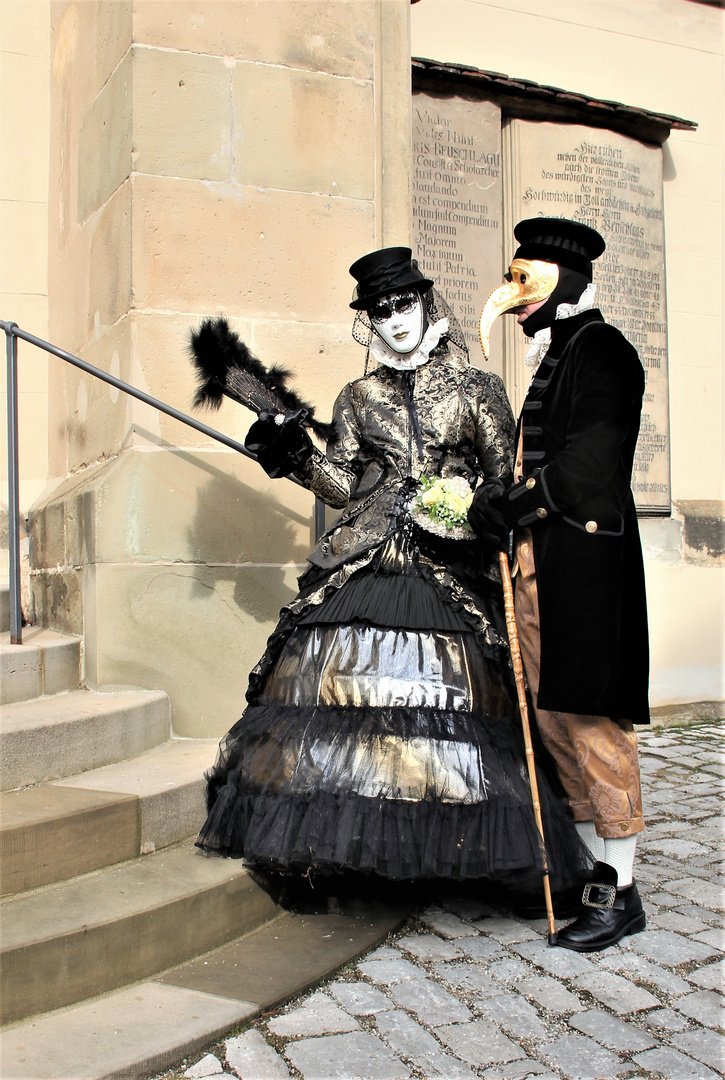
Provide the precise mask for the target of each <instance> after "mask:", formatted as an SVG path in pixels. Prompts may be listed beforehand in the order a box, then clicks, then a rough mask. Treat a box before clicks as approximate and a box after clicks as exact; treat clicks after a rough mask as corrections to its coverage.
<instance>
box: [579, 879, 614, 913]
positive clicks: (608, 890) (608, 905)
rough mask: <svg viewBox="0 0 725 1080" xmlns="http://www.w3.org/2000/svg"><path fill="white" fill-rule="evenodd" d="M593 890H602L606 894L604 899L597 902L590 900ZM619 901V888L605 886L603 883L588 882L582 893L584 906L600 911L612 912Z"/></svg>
mask: <svg viewBox="0 0 725 1080" xmlns="http://www.w3.org/2000/svg"><path fill="white" fill-rule="evenodd" d="M592 889H601V891H602V893H603V894H604V898H603V899H602V900H600V901H599V902H597V901H596V900H590V899H589V897H590V896H591V892H592ZM616 899H617V886H616V885H605V884H604V882H602V881H588V882H587V883H586V885H585V886H584V892H583V893H582V904H585V905H586V907H591V908H597V909H598V910H599V911H611V910H612V908H613V907H614V901H615V900H616Z"/></svg>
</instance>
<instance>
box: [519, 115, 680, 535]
mask: <svg viewBox="0 0 725 1080" xmlns="http://www.w3.org/2000/svg"><path fill="white" fill-rule="evenodd" d="M506 143H507V148H508V151H509V155H510V159H511V184H510V188H509V190H511V191H512V194H513V206H512V207H511V208H510V209H511V210H513V211H514V213H513V214H511V215H510V218H511V220H512V221H513V222H516V221H518V220H520V219H521V218H527V217H537V216H541V217H568V218H573V219H575V220H577V221H583V222H585V223H586V224H588V225H591V226H593V228H595V229H597V230H598V231H599V232H600V233H601V234H602V236H603V237H604V239H605V240H606V243H607V249H606V251H605V252H604V254H603V255H602V256H601V257H600V258H599V259H597V260H596V262H595V263H594V281H595V283H596V285H597V306H598V307H600V308H601V310H602V314H603V315H604V317H605V319H607V321H608V322H610V323H613V324H614V326H617V327H618V328H619V329H620V330H621V331H622V333H623V334H624V335H625V337H627V338H628V339H629V341H631V342H632V344H633V345H634V346H635V348H636V349H637V351H638V352H639V355H640V358H641V360H642V363H643V365H644V368H645V374H646V377H647V383H646V388H645V396H644V405H643V409H642V425H641V428H640V436H639V443H638V445H637V454H636V457H635V462H634V475H633V478H632V489H633V491H634V496H635V501H636V503H637V507H638V509H640V510H642V511H645V512H649V513H668V514H669V513H670V509H671V506H670V445H669V387H668V374H667V324H666V307H665V300H666V297H665V266H664V250H665V243H664V221H663V191H662V151H661V149H660V148H659V147H651V146H646V145H644V144H643V143H640V142H638V141H637V140H636V139H630V138H628V137H627V136H625V135H619V134H617V133H615V132H611V131H604V130H600V129H598V128H589V127H584V126H581V125H567V124H549V123H534V122H531V121H526V120H513V121H511V123H510V125H509V128H508V131H507V139H506ZM508 216H509V215H507V217H508ZM506 243H507V245H510V246H509V247H507V255H508V256H509V257H510V255H511V254H512V249H513V246H514V244H515V241H514V239H513V236H511V237H506ZM522 351H523V350H522V349H521V345H517V346H516V352H517V354H518V356H517V360H516V363H517V365H518V363H519V361H520V355H521V352H522Z"/></svg>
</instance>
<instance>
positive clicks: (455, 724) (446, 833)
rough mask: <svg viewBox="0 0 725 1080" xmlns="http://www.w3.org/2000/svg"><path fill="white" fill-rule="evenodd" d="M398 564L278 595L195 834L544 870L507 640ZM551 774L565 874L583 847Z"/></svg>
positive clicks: (278, 852) (428, 865)
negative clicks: (315, 592)
mask: <svg viewBox="0 0 725 1080" xmlns="http://www.w3.org/2000/svg"><path fill="white" fill-rule="evenodd" d="M407 571H408V572H405V573H393V574H389V573H379V572H376V571H375V570H374V569H367V570H365V571H360V572H359V573H358V574H357V575H355V576H353V577H352V578H351V579H350V580H349V581H348V582H347V583H346V584H345V585H343V586H342V587H340V588H339V589H336V590H333V591H331V592H330V593H328V594H327V595H325V597H324V599H323V601H322V602H321V603H317V604H311V605H309V606H307V607H304V606H303V607H302V610H301V611H298V612H297V613H296V615H295V616H294V617H290V614H289V611H288V612H287V614H286V615H285V614H284V613H283V618H282V620H281V623H280V627H281V628H282V629H280V627H278V629H277V631H276V632H275V634H273V635H272V638H271V639H270V641H275V643H276V644H275V648H274V650H272V651H271V652H270V650H269V649H268V654H265V655H266V656H267V657H268V659H267V667H266V669H264V667H263V670H262V671H261V673H260V670H259V669H257V673H256V677H255V680H254V683H253V684H251V685H253V686H254V687H255V689H254V691H253V693H251V694H248V699H249V700H250V704H249V706H248V707H247V709H246V711H245V713H244V715H243V716H242V718H241V719H240V720H239V721H238V722H237V723H236V724H235V725H234V727H233V728H232V729H231V731H230V732H229V733H228V734H227V736H226V737H225V738H224V740H223V741H222V743H221V745H220V749H219V755H218V758H217V762H216V764H215V766H214V768H213V769H212V770H211V772H210V773H209V774H208V794H207V804H208V817H207V820H206V823H205V824H204V826H203V828H202V830H201V833H200V834H199V838H198V840H197V844H198V845H199V846H200V847H202V848H204V849H205V850H207V851H211V852H217V853H220V854H226V855H236V856H240V855H243V856H244V858H245V859H246V860H247V861H248V862H249V863H251V864H252V865H254V866H256V867H258V868H263V869H266V870H270V871H282V872H287V873H303V874H304V873H309V872H310V871H311V870H312V871H316V872H322V873H334V872H341V871H346V870H349V871H359V872H363V873H374V874H378V875H381V876H384V877H386V878H390V879H398V880H399V879H410V878H446V879H453V880H458V881H462V880H466V879H478V878H489V879H503V880H504V881H506V882H507V883H508V884H510V882H511V881H514V882H515V883H519V882H520V883H521V884H522V886H523V887H527V886H529V885H531V883H532V881H533V880H535V879H536V877H537V876H540V873H541V869H542V866H543V862H542V852H541V844H540V840H539V835H538V830H537V827H536V823H535V819H534V814H533V808H532V801H531V792H530V788H529V781H528V776H527V772H526V766H525V755H524V747H523V740H522V736H521V728H520V723H519V720H518V717H517V711H516V708H515V705H514V694H513V686H512V679H511V672H510V665H509V656H508V649H507V647H506V644H505V641H500V642H499V643H498V644H495V643H494V644H492V639H491V636H490V635H489V636H488V637H487V638H486V639H485V640H484V634H483V633H482V632H481V630H480V625H481V624H480V621H479V622H478V624H476V620H475V618H474V617H473V616H472V615H471V612H470V610H466V609H464V608H463V607H462V605H461V603H460V602H458V601H454V599H453V597H451V596H448V595H447V594H446V592H445V590H443V589H442V588H441V587H440V586H439V585H437V584H436V583H435V582H434V581H433V580H431V579H430V577H426V576H425V575H423V574H418V573H416V572H415V567H413V569H412V572H411V567H410V565H408V567H407ZM477 603H478V605H479V607H480V606H482V600H481V597H480V596H479V597H478V598H477ZM486 603H487V604H488V607H489V610H487V611H486V612H484V615H485V616H486V618H487V619H490V621H491V623H492V625H500V618H501V615H500V612H499V611H494V610H490V606H491V601H490V599H488V600H487V601H486ZM496 640H497V639H496V638H495V637H494V642H495V641H496ZM389 684H390V686H392V690H390V692H388V686H389ZM401 688H402V689H401ZM386 694H387V696H386ZM549 779H550V778H549V776H548V775H547V773H546V770H545V769H540V770H539V791H540V799H541V804H542V812H543V816H544V825H545V832H546V835H547V859H548V863H549V869H550V873H551V876H552V880H553V883H554V885H555V887H559V888H565V887H568V886H569V885H571V884H574V883H575V882H576V881H578V880H580V879H581V877H582V874H583V873H584V872H585V869H586V861H587V856H586V852H585V849H583V847H582V845H581V844H580V842H579V839H578V837H577V834H576V831H575V829H574V826H573V822H572V821H571V819H570V817H569V816H568V813H567V811H566V810H565V808H564V804H563V802H562V800H561V799H560V797H559V792H557V791H556V790H555V786H552V784H551V783H550V782H549Z"/></svg>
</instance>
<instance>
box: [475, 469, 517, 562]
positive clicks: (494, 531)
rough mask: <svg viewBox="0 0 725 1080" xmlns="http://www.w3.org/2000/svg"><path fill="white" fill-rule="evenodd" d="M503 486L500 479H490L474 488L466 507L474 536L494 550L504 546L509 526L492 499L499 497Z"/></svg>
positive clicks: (502, 491)
mask: <svg viewBox="0 0 725 1080" xmlns="http://www.w3.org/2000/svg"><path fill="white" fill-rule="evenodd" d="M503 493H504V486H503V484H502V483H501V481H500V480H491V481H490V482H489V483H484V484H481V486H480V487H479V488H477V489H476V491H475V493H474V496H473V502H472V503H471V505H470V507H469V508H468V521H469V524H470V526H471V528H472V529H473V531H474V532H475V534H476V536H477V537H478V538H479V540H481V541H482V542H483V543H484V544H486V545H487V546H488V547H490V548H492V549H493V550H494V551H500V550H501V548H504V547H505V546H506V541H507V540H508V535H509V532H510V528H509V526H508V525H507V523H506V521H505V520H504V516H503V514H502V513H501V511H500V509H499V508H498V507H497V506H495V505H492V500H496V499H500V497H501V496H502V495H503Z"/></svg>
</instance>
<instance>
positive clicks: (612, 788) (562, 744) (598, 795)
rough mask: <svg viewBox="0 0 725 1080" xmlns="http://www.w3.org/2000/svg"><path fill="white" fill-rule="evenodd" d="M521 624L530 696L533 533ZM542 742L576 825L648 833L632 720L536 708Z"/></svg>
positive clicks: (523, 567)
mask: <svg viewBox="0 0 725 1080" xmlns="http://www.w3.org/2000/svg"><path fill="white" fill-rule="evenodd" d="M516 554H517V561H518V573H517V575H516V623H517V626H518V631H519V642H520V645H521V655H522V657H523V661H524V668H525V670H526V677H527V680H528V683H529V689H530V690H531V696H532V699H533V701H534V703H536V698H537V695H538V692H539V668H540V662H541V646H540V629H539V601H538V591H537V587H536V573H535V567H534V550H533V544H532V542H531V533H530V531H529V530H528V529H527V530H524V532H523V533H522V534H521V538H520V539H519V541H518V543H517V546H516ZM534 711H535V715H536V722H537V724H538V727H539V731H540V733H541V738H542V741H543V743H544V745H545V746H546V748H547V750H548V751H549V753H550V754H551V755H552V757H553V758H554V761H555V762H556V767H557V771H558V773H559V778H560V780H561V782H562V784H563V786H564V789H565V791H566V793H567V796H568V798H569V805H570V807H571V809H572V813H573V816H574V820H575V821H594V824H595V827H596V831H597V835H599V836H602V837H604V838H605V839H608V840H614V839H618V838H620V837H623V836H631V835H632V834H633V833H637V832H641V831H642V829H644V818H643V817H642V789H641V786H640V777H639V760H638V757H637V736H636V734H635V732H634V728H633V727H632V724H631V723H629V721H624V720H619V721H616V722H615V721H614V720H612V719H610V718H609V717H608V716H581V715H577V714H575V713H563V712H550V711H549V710H548V709H539V708H537V707H536V705H535V704H534Z"/></svg>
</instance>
